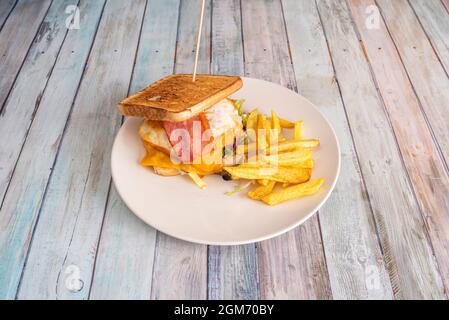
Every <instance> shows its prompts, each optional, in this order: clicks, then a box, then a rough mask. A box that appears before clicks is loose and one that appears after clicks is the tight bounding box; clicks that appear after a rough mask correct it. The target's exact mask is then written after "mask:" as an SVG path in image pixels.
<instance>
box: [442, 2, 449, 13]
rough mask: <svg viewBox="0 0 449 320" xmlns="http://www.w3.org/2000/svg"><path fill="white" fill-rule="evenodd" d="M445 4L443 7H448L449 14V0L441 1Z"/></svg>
mask: <svg viewBox="0 0 449 320" xmlns="http://www.w3.org/2000/svg"><path fill="white" fill-rule="evenodd" d="M441 2H443V5H444V6H445V7H446V10H447V12H448V13H449V0H441Z"/></svg>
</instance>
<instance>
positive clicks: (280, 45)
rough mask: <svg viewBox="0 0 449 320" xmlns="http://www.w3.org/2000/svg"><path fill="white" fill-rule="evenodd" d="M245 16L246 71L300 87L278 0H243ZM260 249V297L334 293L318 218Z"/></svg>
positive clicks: (327, 295)
mask: <svg viewBox="0 0 449 320" xmlns="http://www.w3.org/2000/svg"><path fill="white" fill-rule="evenodd" d="M242 19H243V20H242V23H243V40H244V50H245V73H246V75H247V76H250V77H255V78H261V79H264V80H269V81H272V82H276V83H280V84H281V85H283V86H285V87H288V88H290V89H296V82H295V76H294V72H293V68H292V63H291V59H290V56H289V50H288V43H287V35H286V30H285V25H284V21H283V15H282V8H281V4H280V2H279V1H264V2H263V5H261V3H260V1H254V0H245V1H242ZM256 22H257V23H256ZM279 113H281V114H282V110H279ZM257 249H258V266H259V282H260V297H261V299H282V298H284V299H313V298H315V299H327V298H330V297H331V290H330V285H329V279H328V274H327V268H326V263H325V257H324V250H323V245H322V242H321V235H320V230H319V224H318V217H317V216H314V217H313V218H311V219H310V220H309V221H307V222H306V223H305V224H303V225H302V226H301V227H299V228H297V229H295V230H294V231H292V232H289V233H288V234H284V235H282V236H280V237H277V238H276V239H272V240H269V241H265V242H262V243H260V244H258V246H257Z"/></svg>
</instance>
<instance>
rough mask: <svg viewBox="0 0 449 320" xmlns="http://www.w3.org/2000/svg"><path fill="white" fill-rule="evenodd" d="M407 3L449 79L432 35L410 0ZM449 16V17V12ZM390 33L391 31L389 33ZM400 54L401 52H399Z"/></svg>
mask: <svg viewBox="0 0 449 320" xmlns="http://www.w3.org/2000/svg"><path fill="white" fill-rule="evenodd" d="M407 3H408V5H409V6H410V8H411V9H412V11H413V13H414V15H415V17H416V20H418V23H419V25H420V27H421V29H422V30H423V32H424V34H425V35H426V37H427V40H428V41H429V43H430V46H431V47H432V50H433V52H434V53H435V56H436V57H437V59H438V61H439V62H440V64H441V66H442V67H443V69H444V72H445V73H446V76H447V77H449V70H447V69H446V67H445V64H444V63H443V61H442V60H441V57H440V53H439V51H438V49H437V48H436V47H435V44H434V43H433V41H432V38H431V37H430V35H429V32H428V31H427V30H426V28H425V27H424V25H423V23H422V21H421V19H420V17H419V15H418V13H417V12H416V10H415V8H414V7H413V5H412V4H411V2H410V0H407ZM443 7H444V5H443ZM446 9H447V8H446ZM448 15H449V12H448ZM448 18H449V17H448ZM388 32H389V33H390V31H388ZM398 52H399V51H398Z"/></svg>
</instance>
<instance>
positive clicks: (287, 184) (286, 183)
mask: <svg viewBox="0 0 449 320" xmlns="http://www.w3.org/2000/svg"><path fill="white" fill-rule="evenodd" d="M290 186H291V184H290V183H288V182H284V183H283V184H282V188H283V189H285V188H288V187H290Z"/></svg>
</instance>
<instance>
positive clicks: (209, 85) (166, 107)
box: [119, 75, 243, 122]
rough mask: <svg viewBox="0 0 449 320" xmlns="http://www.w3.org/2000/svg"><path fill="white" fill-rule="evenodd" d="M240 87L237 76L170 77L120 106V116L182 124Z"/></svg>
mask: <svg viewBox="0 0 449 320" xmlns="http://www.w3.org/2000/svg"><path fill="white" fill-rule="evenodd" d="M242 86H243V82H242V79H241V78H240V77H229V76H211V75H199V76H198V77H197V80H196V81H195V82H193V81H192V75H171V76H168V77H166V78H164V79H161V80H159V81H157V82H155V83H154V84H152V85H150V86H149V87H147V88H145V89H144V90H142V91H140V92H138V93H136V94H134V95H132V96H130V97H129V98H126V99H125V100H123V101H122V102H120V104H119V109H120V111H121V113H122V114H123V115H125V116H130V117H142V118H146V119H149V120H155V121H171V122H181V121H185V120H188V119H190V118H192V117H193V116H195V115H197V114H199V113H201V112H203V111H205V110H206V109H208V108H210V107H212V106H213V105H214V104H216V103H218V102H220V101H221V100H223V99H225V98H227V97H228V96H229V95H230V94H232V93H234V92H235V91H237V90H239V89H240V88H241V87H242Z"/></svg>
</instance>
